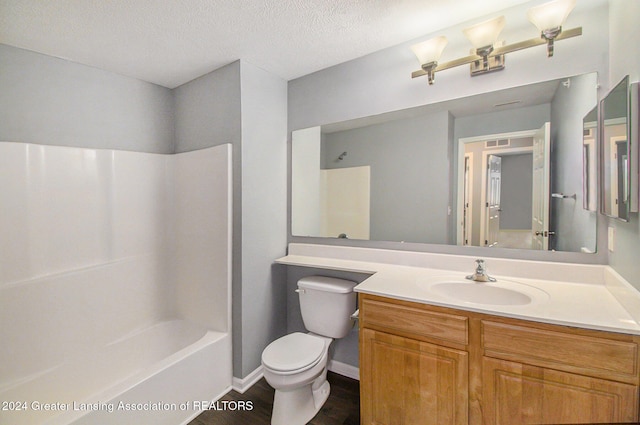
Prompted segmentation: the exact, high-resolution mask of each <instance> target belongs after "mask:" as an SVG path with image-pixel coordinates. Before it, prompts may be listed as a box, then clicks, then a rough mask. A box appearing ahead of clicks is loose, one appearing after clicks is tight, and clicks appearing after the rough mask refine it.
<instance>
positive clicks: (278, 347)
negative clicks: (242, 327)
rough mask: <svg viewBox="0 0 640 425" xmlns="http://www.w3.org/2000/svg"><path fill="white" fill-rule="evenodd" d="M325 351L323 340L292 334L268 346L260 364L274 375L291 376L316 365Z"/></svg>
mask: <svg viewBox="0 0 640 425" xmlns="http://www.w3.org/2000/svg"><path fill="white" fill-rule="evenodd" d="M325 351H326V348H325V340H324V339H323V338H319V337H317V336H313V335H309V334H304V333H300V332H294V333H291V334H289V335H285V336H283V337H282V338H279V339H277V340H275V341H273V342H272V343H271V344H269V345H268V346H267V348H265V349H264V351H263V352H262V364H263V365H264V366H266V367H267V368H269V369H270V370H272V371H273V372H275V373H278V374H281V375H291V374H295V373H300V372H304V371H305V370H308V369H310V368H312V367H313V366H315V365H316V364H318V362H319V361H320V360H321V359H322V357H323V355H324V353H325Z"/></svg>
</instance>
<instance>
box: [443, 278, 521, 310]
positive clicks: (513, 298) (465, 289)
mask: <svg viewBox="0 0 640 425" xmlns="http://www.w3.org/2000/svg"><path fill="white" fill-rule="evenodd" d="M431 290H433V291H434V292H437V293H439V294H441V295H444V296H446V297H449V298H455V299H457V300H460V301H465V302H470V303H474V304H491V305H526V304H531V301H532V297H531V296H529V295H527V294H526V293H524V292H521V291H518V290H514V289H509V288H504V287H501V286H496V285H495V284H493V283H474V282H442V283H436V284H435V285H433V286H431Z"/></svg>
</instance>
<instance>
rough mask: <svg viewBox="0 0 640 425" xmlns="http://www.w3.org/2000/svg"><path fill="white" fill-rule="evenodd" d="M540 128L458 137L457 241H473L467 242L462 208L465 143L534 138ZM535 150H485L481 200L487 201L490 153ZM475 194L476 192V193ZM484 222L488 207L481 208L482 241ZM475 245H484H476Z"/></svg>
mask: <svg viewBox="0 0 640 425" xmlns="http://www.w3.org/2000/svg"><path fill="white" fill-rule="evenodd" d="M538 131H539V129H534V130H523V131H514V132H509V133H497V134H488V135H483V136H472V137H461V138H460V139H458V143H457V148H458V153H457V157H458V160H457V164H456V167H457V170H456V171H457V196H456V197H457V202H456V212H455V213H456V223H457V225H456V229H455V232H456V243H457V244H458V245H467V246H469V245H471V243H465V234H464V223H465V217H464V208H461V207H462V206H464V203H465V186H464V185H465V173H464V171H465V170H464V164H465V145H467V144H470V143H476V142H485V141H490V140H501V139H523V138H533V137H534V136H535V134H536V132H538ZM532 151H533V147H514V148H508V149H505V148H500V147H498V148H490V149H487V150H485V151H484V152H483V153H482V164H484V165H483V169H482V170H481V172H480V175H481V176H482V180H481V186H480V187H481V188H482V193H481V194H480V196H481V202H485V203H486V184H487V182H486V180H487V173H486V164H487V157H488V156H489V155H498V156H499V155H500V154H502V155H504V154H507V153H509V154H519V153H531V152H532ZM474 195H475V194H474ZM483 223H486V208H481V209H480V224H481V227H480V241H484V234H485V226H484V225H483ZM474 246H482V245H474Z"/></svg>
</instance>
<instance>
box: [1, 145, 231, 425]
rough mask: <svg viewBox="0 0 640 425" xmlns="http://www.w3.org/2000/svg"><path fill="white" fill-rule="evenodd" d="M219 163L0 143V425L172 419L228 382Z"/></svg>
mask: <svg viewBox="0 0 640 425" xmlns="http://www.w3.org/2000/svg"><path fill="white" fill-rule="evenodd" d="M230 161H231V148H230V145H221V146H217V147H214V148H209V149H203V150H200V151H194V152H189V153H183V154H177V155H159V154H148V153H138V152H126V151H114V150H93V149H81V148H68V147H58V146H43V145H33V144H24V143H8V142H2V143H0V179H1V181H2V183H1V184H0V253H1V254H0V341H2V343H1V344H0V402H1V403H2V406H0V423H2V424H13V425H20V424H30V425H33V424H71V423H73V424H124V423H135V424H154V425H155V424H167V425H178V424H183V423H186V422H188V421H189V420H190V419H192V418H193V417H195V416H196V415H197V414H198V413H199V412H200V411H201V410H203V407H206V404H204V403H203V402H207V401H211V400H213V399H216V398H217V397H219V396H221V395H222V394H224V393H225V392H226V391H227V390H228V389H229V388H230V386H231V379H232V366H231V335H230V326H231V319H230V318H231V315H230V313H231V312H230V305H231V304H230V301H231V287H230V285H231V275H230V273H231V263H230V262H231V251H230V245H231V177H230V172H231V162H230Z"/></svg>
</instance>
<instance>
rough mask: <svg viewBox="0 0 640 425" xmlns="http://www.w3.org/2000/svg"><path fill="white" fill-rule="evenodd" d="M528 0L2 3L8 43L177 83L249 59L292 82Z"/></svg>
mask: <svg viewBox="0 0 640 425" xmlns="http://www.w3.org/2000/svg"><path fill="white" fill-rule="evenodd" d="M523 2H525V0H482V1H478V0H261V1H259V0H56V1H51V0H0V43H3V44H8V45H11V46H15V47H20V48H24V49H28V50H33V51H36V52H40V53H44V54H47V55H51V56H56V57H61V58H64V59H68V60H71V61H74V62H78V63H82V64H86V65H90V66H94V67H97V68H101V69H105V70H109V71H112V72H116V73H119V74H123V75H127V76H131V77H135V78H139V79H142V80H145V81H149V82H152V83H156V84H160V85H162V86H165V87H169V88H173V87H176V86H179V85H181V84H183V83H185V82H187V81H190V80H192V79H194V78H196V77H198V76H200V75H203V74H205V73H207V72H210V71H212V70H214V69H216V68H219V67H221V66H223V65H226V64H228V63H230V62H233V61H235V60H237V59H245V60H247V61H248V62H250V63H252V64H254V65H256V66H259V67H261V68H263V69H265V70H267V71H269V72H271V73H273V74H276V75H278V76H280V77H282V78H284V79H286V80H290V79H293V78H296V77H300V76H302V75H306V74H309V73H312V72H314V71H318V70H320V69H323V68H326V67H329V66H332V65H335V64H338V63H341V62H345V61H348V60H351V59H354V58H357V57H360V56H364V55H366V54H369V53H371V52H374V51H376V50H380V49H383V48H386V47H389V46H393V45H395V44H399V43H402V42H405V41H408V40H410V39H413V38H416V37H419V36H421V35H424V34H429V33H431V32H434V31H437V30H440V29H442V28H446V27H448V26H451V25H454V24H457V23H460V22H464V21H467V20H470V19H473V18H475V17H478V16H482V15H486V14H489V13H492V12H495V11H497V10H500V9H504V8H506V7H509V6H512V5H515V4H519V3H523Z"/></svg>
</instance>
